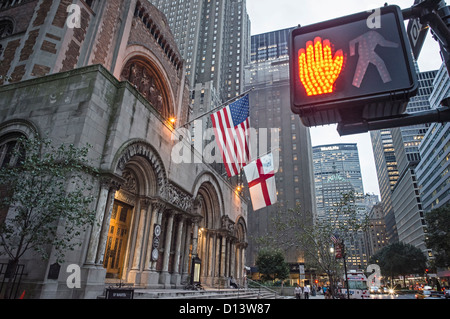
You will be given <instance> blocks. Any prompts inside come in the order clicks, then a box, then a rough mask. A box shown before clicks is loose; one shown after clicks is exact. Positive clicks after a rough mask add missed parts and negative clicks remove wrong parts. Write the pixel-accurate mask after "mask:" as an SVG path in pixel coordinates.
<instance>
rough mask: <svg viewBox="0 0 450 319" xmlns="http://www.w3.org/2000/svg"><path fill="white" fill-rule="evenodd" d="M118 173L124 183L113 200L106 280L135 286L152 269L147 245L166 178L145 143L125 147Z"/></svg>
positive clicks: (159, 164) (118, 165) (104, 260)
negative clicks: (158, 199)
mask: <svg viewBox="0 0 450 319" xmlns="http://www.w3.org/2000/svg"><path fill="white" fill-rule="evenodd" d="M116 173H117V174H118V175H120V176H121V177H122V181H123V182H122V183H121V185H120V189H118V190H117V191H116V192H115V194H114V198H113V203H112V210H111V215H110V220H109V225H108V234H107V239H106V245H105V248H104V258H103V267H104V268H106V271H107V274H106V278H115V279H121V280H126V281H131V282H133V281H136V280H137V279H136V277H137V276H138V275H139V274H141V273H142V271H143V268H144V267H145V266H147V267H150V263H151V261H150V254H151V251H150V252H147V250H146V247H144V244H145V243H146V241H145V239H146V238H148V236H149V234H148V233H149V227H150V226H149V225H150V223H151V220H152V222H153V223H155V218H154V215H155V216H156V213H155V212H154V210H155V207H156V205H155V204H152V202H153V199H154V198H155V197H156V196H157V195H158V194H159V191H160V188H161V186H162V185H163V184H164V183H165V180H166V176H165V170H164V166H163V164H162V161H161V159H160V158H159V156H158V154H157V153H156V151H154V149H153V148H152V147H151V146H150V145H149V144H146V143H145V142H134V143H131V144H129V145H128V146H125V147H124V149H123V152H121V155H120V157H119V158H118V159H117V169H116ZM152 218H153V219H152ZM144 233H145V234H144ZM150 244H151V243H150Z"/></svg>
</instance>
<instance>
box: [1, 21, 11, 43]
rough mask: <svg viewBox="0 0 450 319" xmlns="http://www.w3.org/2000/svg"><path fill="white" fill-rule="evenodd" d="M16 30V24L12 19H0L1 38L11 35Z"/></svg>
mask: <svg viewBox="0 0 450 319" xmlns="http://www.w3.org/2000/svg"><path fill="white" fill-rule="evenodd" d="M13 31H14V24H13V23H12V21H11V20H2V21H0V40H1V39H4V38H6V37H9V36H10V35H11V34H12V33H13Z"/></svg>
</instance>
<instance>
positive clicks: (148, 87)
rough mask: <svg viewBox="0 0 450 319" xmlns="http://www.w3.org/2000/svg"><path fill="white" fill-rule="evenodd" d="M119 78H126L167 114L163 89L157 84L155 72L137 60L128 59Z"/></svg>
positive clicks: (158, 108) (154, 105) (159, 109)
mask: <svg viewBox="0 0 450 319" xmlns="http://www.w3.org/2000/svg"><path fill="white" fill-rule="evenodd" d="M120 77H121V80H122V81H125V80H128V81H129V82H130V83H131V84H133V85H134V87H135V88H136V89H137V90H138V91H139V92H140V93H141V94H142V95H143V96H144V97H145V99H146V100H147V101H149V102H150V103H151V104H152V105H153V107H154V108H155V109H156V110H157V111H158V112H159V113H161V114H162V115H163V116H167V114H166V113H167V112H166V105H165V103H164V98H163V89H162V88H161V87H160V86H159V85H158V82H157V81H156V76H155V74H154V73H153V72H152V71H151V70H150V68H149V67H148V66H147V65H146V64H144V63H142V62H140V61H139V60H131V61H128V62H127V64H126V65H125V67H124V68H123V70H122V74H121V76H120Z"/></svg>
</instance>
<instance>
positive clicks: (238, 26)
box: [151, 0, 250, 116]
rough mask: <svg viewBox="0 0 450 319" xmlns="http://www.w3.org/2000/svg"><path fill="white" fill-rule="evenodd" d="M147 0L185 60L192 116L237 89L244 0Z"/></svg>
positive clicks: (245, 38) (245, 48) (243, 53)
mask: <svg viewBox="0 0 450 319" xmlns="http://www.w3.org/2000/svg"><path fill="white" fill-rule="evenodd" d="M151 2H152V3H153V4H154V5H155V6H156V7H157V8H159V9H160V10H161V11H162V12H163V13H164V14H165V15H166V16H167V19H168V23H169V25H170V27H171V29H172V30H173V34H174V37H175V41H176V42H177V43H178V44H179V48H180V52H181V55H182V56H183V57H184V59H185V61H186V63H185V66H186V76H187V78H188V81H189V85H190V88H191V91H192V92H191V98H192V99H191V103H192V104H191V106H192V109H193V116H196V115H198V114H203V113H206V112H207V111H209V110H210V108H213V107H214V106H218V104H217V103H218V102H219V103H220V102H225V101H227V100H230V99H231V98H233V97H236V96H237V95H239V94H241V93H242V92H243V88H244V85H245V79H244V67H245V65H247V64H248V62H249V48H250V19H249V17H248V14H247V5H246V1H245V0H226V1H220V0H208V1H207V0H188V1H184V0H170V1H167V0H153V1H151ZM219 105H220V104H219Z"/></svg>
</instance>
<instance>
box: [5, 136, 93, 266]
mask: <svg viewBox="0 0 450 319" xmlns="http://www.w3.org/2000/svg"><path fill="white" fill-rule="evenodd" d="M88 151H89V147H83V148H76V147H75V146H74V145H72V144H71V145H61V146H59V147H55V146H53V145H52V144H51V141H50V140H48V139H41V138H34V139H26V138H20V139H18V141H17V144H16V147H15V148H14V150H13V152H12V154H11V156H15V157H17V158H18V159H19V160H18V161H17V164H16V165H15V166H5V167H3V168H1V169H0V185H1V192H2V194H1V195H2V196H1V198H0V211H7V212H8V215H7V217H6V218H4V219H3V220H0V254H4V255H7V256H8V257H9V259H10V265H12V266H13V267H14V268H13V269H15V267H16V266H17V264H18V263H19V260H20V258H21V257H23V256H24V254H25V253H26V252H28V251H34V252H35V253H37V254H38V255H39V256H40V257H41V258H42V259H44V260H46V259H48V258H49V257H50V253H51V250H52V248H53V249H54V252H55V258H56V262H58V263H62V262H64V257H65V253H66V252H67V251H69V250H73V249H74V248H75V247H76V246H79V245H81V241H79V240H77V237H79V236H80V235H81V234H82V232H83V231H84V230H85V229H86V228H87V227H88V226H89V225H92V224H93V222H94V218H95V211H93V210H92V209H89V207H90V205H91V203H92V202H93V201H94V197H93V196H92V195H90V191H91V188H90V187H89V186H88V185H92V183H89V182H88V181H89V179H92V178H96V176H97V171H96V170H95V169H93V168H92V167H90V166H89V164H90V161H89V159H88V157H87V155H88Z"/></svg>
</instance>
